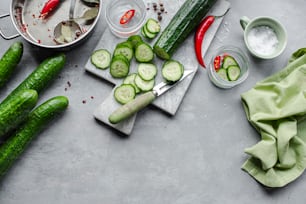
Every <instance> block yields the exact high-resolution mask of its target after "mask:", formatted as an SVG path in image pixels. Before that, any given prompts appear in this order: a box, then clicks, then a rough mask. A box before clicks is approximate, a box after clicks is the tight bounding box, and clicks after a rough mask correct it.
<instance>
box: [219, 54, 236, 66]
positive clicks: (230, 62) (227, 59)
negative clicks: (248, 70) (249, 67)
mask: <svg viewBox="0 0 306 204" xmlns="http://www.w3.org/2000/svg"><path fill="white" fill-rule="evenodd" d="M231 65H236V66H238V63H237V61H236V60H235V58H234V57H232V56H229V55H227V56H225V57H224V59H223V64H222V67H223V68H224V69H227V68H229V66H231Z"/></svg>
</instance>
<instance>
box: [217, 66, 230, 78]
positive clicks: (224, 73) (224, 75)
mask: <svg viewBox="0 0 306 204" xmlns="http://www.w3.org/2000/svg"><path fill="white" fill-rule="evenodd" d="M217 74H218V75H219V76H220V77H221V78H222V79H223V80H225V81H228V80H229V79H228V77H227V71H226V69H224V68H221V69H219V70H218V71H217Z"/></svg>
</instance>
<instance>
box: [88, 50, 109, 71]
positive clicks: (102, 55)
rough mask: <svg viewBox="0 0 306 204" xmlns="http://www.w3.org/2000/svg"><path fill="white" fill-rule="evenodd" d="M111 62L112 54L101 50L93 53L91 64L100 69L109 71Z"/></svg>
mask: <svg viewBox="0 0 306 204" xmlns="http://www.w3.org/2000/svg"><path fill="white" fill-rule="evenodd" d="M110 62H111V54H110V52H109V51H108V50H106V49H99V50H96V51H94V52H93V53H92V55H91V63H92V64H93V65H95V66H96V67H97V68H99V69H107V68H108V67H109V65H110Z"/></svg>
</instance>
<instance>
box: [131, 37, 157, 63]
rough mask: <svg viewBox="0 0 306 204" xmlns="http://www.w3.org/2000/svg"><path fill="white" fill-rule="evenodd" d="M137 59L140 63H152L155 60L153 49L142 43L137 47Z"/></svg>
mask: <svg viewBox="0 0 306 204" xmlns="http://www.w3.org/2000/svg"><path fill="white" fill-rule="evenodd" d="M135 58H136V60H137V61H138V62H150V61H152V60H153V58H154V53H153V49H152V47H151V46H150V45H149V44H147V43H145V42H140V43H138V44H137V45H136V49H135Z"/></svg>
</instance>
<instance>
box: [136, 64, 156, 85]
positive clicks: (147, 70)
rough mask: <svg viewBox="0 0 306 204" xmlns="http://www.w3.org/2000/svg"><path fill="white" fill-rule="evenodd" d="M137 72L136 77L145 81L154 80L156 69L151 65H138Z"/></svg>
mask: <svg viewBox="0 0 306 204" xmlns="http://www.w3.org/2000/svg"><path fill="white" fill-rule="evenodd" d="M137 70H138V75H139V76H140V77H141V78H142V79H143V80H145V81H150V80H152V79H154V77H155V76H156V74H157V67H156V66H155V65H154V64H152V63H140V64H139V65H138V69H137Z"/></svg>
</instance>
